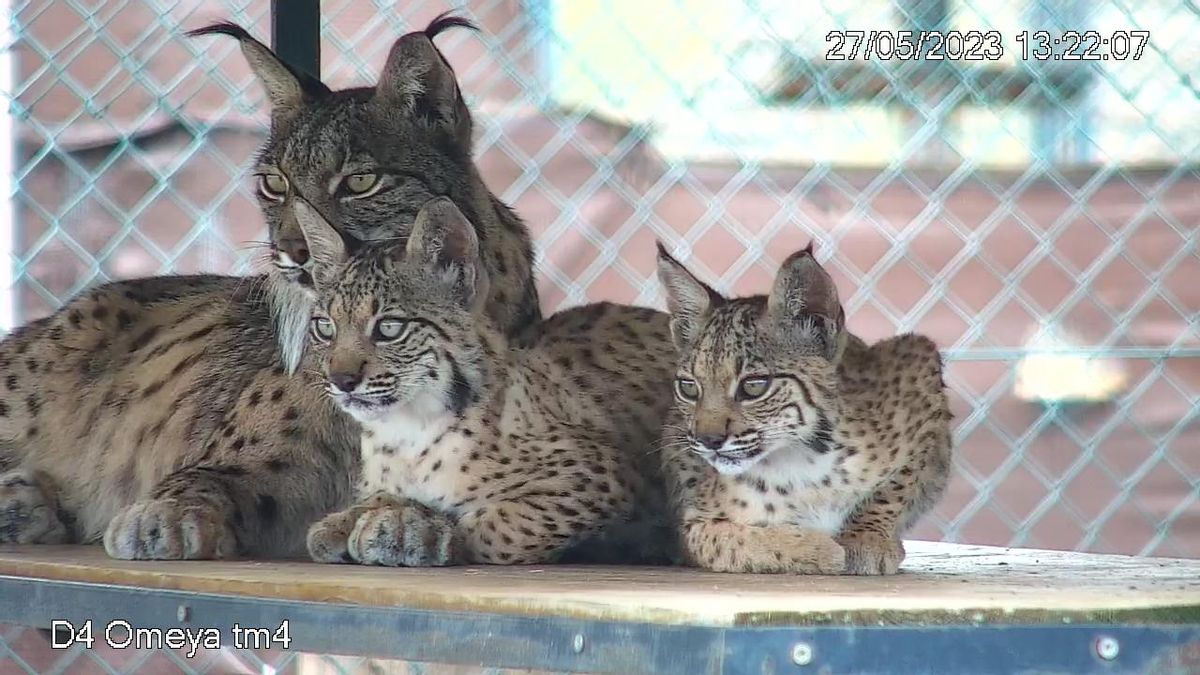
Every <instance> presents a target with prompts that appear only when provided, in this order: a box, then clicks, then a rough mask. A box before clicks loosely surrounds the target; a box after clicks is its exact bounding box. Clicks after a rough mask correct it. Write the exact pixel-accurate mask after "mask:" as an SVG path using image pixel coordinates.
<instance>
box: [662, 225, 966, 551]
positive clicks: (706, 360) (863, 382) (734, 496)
mask: <svg viewBox="0 0 1200 675" xmlns="http://www.w3.org/2000/svg"><path fill="white" fill-rule="evenodd" d="M659 276H660V279H661V281H662V283H663V285H664V286H665V287H666V290H667V293H668V298H669V306H670V310H671V314H672V318H671V328H672V335H673V337H674V339H675V341H676V344H677V346H678V347H679V350H680V357H679V362H678V366H679V367H678V372H677V378H676V384H675V389H676V399H677V402H676V404H675V406H674V409H673V410H672V413H671V415H670V418H669V421H668V423H667V425H666V431H665V434H664V435H665V438H666V441H665V442H664V445H665V446H666V447H667V448H668V451H667V452H666V453H665V454H664V457H665V458H666V459H665V462H664V471H665V474H666V477H667V481H668V484H669V489H670V492H671V501H672V504H673V506H674V510H675V514H676V518H677V520H678V524H679V534H680V537H681V539H682V544H683V547H684V550H685V555H686V557H687V558H688V559H689V560H690V562H691V563H693V564H695V565H698V566H701V567H706V568H709V569H713V570H719V571H729V572H784V573H819V574H838V573H843V572H844V573H848V574H892V573H894V572H896V570H897V568H898V566H899V565H900V562H901V561H902V560H903V558H904V547H903V544H902V542H901V536H902V535H903V534H904V532H905V531H907V530H908V528H909V527H911V526H912V525H913V523H914V522H915V521H916V520H917V519H918V518H919V517H920V516H921V515H922V514H924V513H925V512H926V511H928V510H929V509H930V508H931V507H932V506H933V504H934V503H935V502H936V501H937V499H938V498H939V497H940V495H941V493H942V491H943V490H944V488H945V484H946V481H947V478H948V474H949V470H950V455H951V442H950V441H951V438H950V427H949V422H950V418H951V415H950V411H949V407H948V403H947V399H946V394H945V385H944V383H943V380H942V362H941V357H940V354H939V352H938V349H937V347H936V345H934V343H933V342H932V341H930V340H929V339H928V338H925V337H922V336H919V335H902V336H899V337H895V338H891V339H888V340H884V341H882V342H880V343H877V344H875V345H872V346H867V345H866V344H864V343H863V342H862V341H861V340H859V339H858V338H856V337H854V336H853V335H851V334H850V333H849V332H848V331H846V329H845V327H844V315H843V312H842V308H841V304H840V303H839V301H838V296H837V289H836V288H835V286H834V284H833V280H832V279H831V278H830V277H829V275H828V274H827V273H826V272H825V270H824V269H823V268H822V267H821V266H820V265H819V264H818V263H817V262H816V260H815V259H814V258H813V256H812V249H811V247H810V248H808V249H805V250H804V251H800V252H799V253H797V254H795V255H793V256H792V257H790V258H789V259H788V260H787V261H786V262H785V263H784V265H783V267H782V268H781V269H780V272H779V275H778V277H777V279H776V281H775V286H774V288H773V289H772V291H771V293H770V294H769V295H767V296H754V297H747V298H739V299H726V298H724V297H722V296H721V295H719V294H717V293H716V292H715V291H713V290H712V289H711V288H709V287H708V286H706V285H704V284H703V283H702V282H700V281H699V280H697V279H696V278H695V277H693V276H692V275H691V274H690V273H689V272H688V271H687V270H686V269H685V268H684V267H683V266H682V265H680V264H679V263H678V262H676V261H675V260H674V259H673V258H671V257H670V256H669V255H668V254H667V253H666V251H665V250H663V249H661V247H660V255H659Z"/></svg>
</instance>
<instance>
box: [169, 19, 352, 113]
mask: <svg viewBox="0 0 1200 675" xmlns="http://www.w3.org/2000/svg"><path fill="white" fill-rule="evenodd" d="M187 35H188V37H200V36H203V35H227V36H229V37H231V38H233V39H235V40H237V41H238V43H239V44H240V45H241V48H242V55H243V56H245V57H246V61H247V62H248V63H249V64H250V70H251V71H253V72H254V76H255V77H257V78H258V81H259V82H261V83H262V85H263V88H264V89H266V90H267V98H268V99H270V101H271V113H272V115H273V116H276V115H287V114H289V113H291V112H294V111H295V110H296V109H297V108H299V107H300V104H301V103H303V102H304V101H305V99H313V98H320V97H322V96H325V95H328V94H329V93H330V92H329V87H326V86H325V85H324V84H322V83H321V81H320V80H318V79H317V78H315V77H312V76H311V75H308V74H305V73H300V72H297V71H296V70H295V69H293V68H292V67H291V66H289V65H288V64H286V63H284V62H283V61H282V60H280V58H279V57H278V56H276V55H275V52H273V51H271V49H270V48H269V47H267V46H266V45H264V44H263V43H261V42H259V41H258V40H256V39H254V37H253V36H252V35H250V33H249V32H247V31H246V29H245V28H242V27H241V26H239V25H237V24H234V23H229V22H221V23H214V24H212V25H211V26H205V27H203V28H197V29H195V30H191V31H188V32H187Z"/></svg>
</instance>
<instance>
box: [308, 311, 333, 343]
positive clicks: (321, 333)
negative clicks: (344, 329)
mask: <svg viewBox="0 0 1200 675" xmlns="http://www.w3.org/2000/svg"><path fill="white" fill-rule="evenodd" d="M312 331H313V335H315V336H317V338H319V339H321V340H332V339H333V336H334V335H335V334H336V333H337V329H336V328H334V325H333V319H328V318H326V317H323V316H314V317H313V320H312Z"/></svg>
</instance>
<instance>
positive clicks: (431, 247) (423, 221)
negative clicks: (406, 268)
mask: <svg viewBox="0 0 1200 675" xmlns="http://www.w3.org/2000/svg"><path fill="white" fill-rule="evenodd" d="M405 257H406V259H407V260H408V261H410V262H412V263H415V264H417V265H420V266H421V267H422V268H423V269H424V270H425V271H426V272H428V273H429V274H430V275H431V276H432V278H433V279H434V280H435V281H436V282H437V283H439V284H441V285H444V286H446V287H447V288H449V289H450V291H451V293H452V294H453V295H454V296H455V298H456V299H458V300H459V301H460V302H461V303H462V305H463V306H464V307H466V308H468V309H471V310H473V311H474V310H482V309H483V301H484V300H485V299H486V298H487V294H488V288H487V286H488V278H487V273H486V271H485V270H484V269H483V265H482V262H481V261H480V259H479V236H478V235H476V234H475V227H474V226H473V225H472V224H471V221H470V220H468V219H467V217H466V216H465V215H463V212H462V211H460V210H459V208H458V206H456V205H455V204H454V202H452V201H450V199H449V198H448V197H438V198H437V199H433V200H430V201H428V202H426V203H425V205H424V206H422V207H421V210H420V211H419V212H418V213H417V219H416V221H414V222H413V229H412V234H410V235H409V236H408V244H407V246H406V247H405Z"/></svg>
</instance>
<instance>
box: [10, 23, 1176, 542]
mask: <svg viewBox="0 0 1200 675" xmlns="http://www.w3.org/2000/svg"><path fill="white" fill-rule="evenodd" d="M268 5H269V3H268V2H266V1H265V0H260V1H256V2H238V1H236V0H225V1H219V0H207V1H204V0H183V1H174V2H165V1H164V2H156V1H153V0H125V1H122V2H98V1H92V2H88V1H84V0H64V1H57V2H50V1H46V0H41V1H31V2H16V3H15V4H14V6H13V11H14V16H15V22H14V23H13V25H12V32H13V35H12V36H11V37H12V39H14V40H15V42H14V45H15V46H14V49H13V52H12V59H13V63H12V68H13V75H12V81H11V82H10V83H9V85H10V86H9V89H10V90H11V92H12V103H13V105H12V115H11V118H10V119H9V120H8V124H9V125H10V131H11V134H12V141H11V142H12V143H13V144H14V146H15V158H14V164H13V166H12V167H11V176H12V178H11V183H10V185H9V189H10V194H11V198H12V201H11V204H10V205H9V209H10V212H9V213H8V214H7V215H8V220H7V221H6V222H5V223H4V231H5V232H6V233H9V234H10V235H11V242H6V244H5V245H7V246H10V250H8V251H0V253H7V255H5V256H3V258H0V260H2V261H3V262H5V263H7V265H6V267H7V269H6V270H5V271H4V274H6V275H8V276H7V278H5V277H2V276H0V282H3V283H0V287H3V288H5V289H9V290H8V294H7V295H6V296H3V297H2V298H0V302H2V305H3V309H4V312H3V313H0V318H2V319H3V321H4V322H5V323H6V324H7V325H12V324H13V323H14V322H15V323H19V322H23V321H27V320H30V319H33V318H36V317H39V316H42V315H44V314H46V313H47V312H50V311H52V310H53V309H54V308H55V307H57V306H59V304H60V303H61V302H62V301H63V300H64V299H65V298H68V297H69V296H71V295H72V294H74V293H76V292H78V291H79V290H80V289H82V288H85V287H88V286H90V285H93V284H96V283H100V282H102V281H104V280H107V279H114V278H121V277H130V276H137V275H150V274H162V273H167V272H194V271H218V272H236V273H241V272H246V271H248V270H250V269H251V267H252V258H253V254H254V250H253V249H252V248H250V247H249V246H248V245H247V242H249V241H252V240H261V239H263V238H265V234H264V232H263V226H262V221H261V219H260V216H259V213H258V209H257V207H256V205H255V203H254V201H253V199H252V197H251V193H250V190H251V189H252V186H251V180H250V179H249V177H248V176H247V175H246V169H247V167H248V166H249V162H250V157H251V156H252V154H253V152H254V151H255V149H256V148H257V146H258V145H259V143H260V142H261V141H262V140H263V137H264V131H265V100H264V96H263V93H262V91H261V90H260V89H259V87H258V85H257V83H256V82H255V81H254V80H253V78H252V77H251V76H250V74H249V72H248V70H247V68H246V66H245V64H244V62H243V60H242V57H241V55H240V52H239V51H238V50H237V48H236V45H235V43H234V42H233V41H230V40H220V39H215V38H209V39H203V40H195V41H187V40H185V39H184V38H182V37H181V32H182V31H183V30H186V29H189V28H195V27H197V26H200V25H203V24H204V23H207V22H209V21H212V20H216V19H223V18H229V19H232V20H234V21H237V22H239V23H242V24H244V25H246V26H247V27H249V28H250V29H251V30H252V31H253V32H254V33H256V34H257V35H259V36H262V37H263V38H264V39H265V38H266V36H267V35H269V20H268V16H267V15H268V12H269V6H268ZM1134 7H1135V3H1132V2H1129V3H1124V4H1123V3H1121V2H1116V1H1115V0H1113V1H1110V2H1101V3H1083V2H1000V1H983V0H971V1H969V2H968V1H967V0H961V1H954V2H950V1H940V0H924V1H914V0H855V1H853V2H849V1H847V2H833V1H832V0H829V1H826V2H824V3H820V2H813V3H797V2H794V0H786V1H785V0H757V1H752V0H744V1H740V2H700V1H698V0H693V1H687V0H663V1H662V2H645V1H639V2H635V1H633V0H569V1H567V0H527V1H524V2H520V1H515V0H490V1H483V0H477V1H472V2H466V3H457V4H447V3H446V2H439V1H433V0H430V1H427V2H404V3H393V2H382V1H376V2H368V1H363V0H359V1H350V0H342V1H337V0H327V1H326V2H324V3H322V13H323V67H322V71H323V72H322V75H323V77H324V78H325V80H326V81H327V82H328V83H330V84H331V85H333V86H337V87H341V86H346V85H350V84H353V83H363V82H372V81H374V78H375V74H376V72H377V70H378V68H379V67H380V66H381V64H382V61H383V59H384V57H385V55H386V52H387V49H388V47H389V46H390V44H391V42H392V41H393V40H394V39H395V38H396V37H397V36H399V35H400V34H402V33H403V32H406V31H408V30H412V29H414V28H423V27H424V25H425V24H426V23H427V22H428V21H429V19H431V18H432V17H433V16H434V15H435V14H437V13H439V12H441V11H443V10H445V9H447V8H458V9H461V10H462V12H463V13H464V14H465V15H467V16H470V17H471V18H473V19H474V20H476V21H477V22H478V23H479V24H480V25H481V26H482V27H483V32H482V33H481V34H479V35H474V34H471V33H469V32H458V33H447V34H445V35H443V36H441V37H439V38H438V44H439V45H440V46H441V47H442V48H443V50H444V51H445V52H446V54H447V55H448V58H449V60H450V61H451V63H452V64H453V65H454V67H455V68H456V70H457V72H458V74H459V77H460V79H461V81H462V83H463V88H464V90H465V93H466V94H467V96H468V99H469V101H470V103H471V105H472V106H473V109H474V110H475V111H476V116H477V118H478V120H479V123H478V125H477V126H478V134H477V136H478V139H477V155H478V160H479V163H480V165H481V166H482V168H483V175H484V177H485V179H486V181H487V182H488V184H489V186H490V187H491V188H492V189H493V190H494V191H495V192H496V193H497V194H499V195H500V196H501V197H502V198H503V199H504V200H505V201H507V202H508V203H510V204H512V205H514V206H515V208H516V209H517V210H518V212H519V213H520V214H521V215H522V216H523V217H524V218H525V220H526V222H527V223H528V224H529V227H530V228H531V230H532V231H533V232H534V234H535V237H536V241H537V245H538V251H539V262H538V278H539V280H540V288H541V293H542V298H543V303H544V306H545V309H546V310H547V311H554V310H556V309H559V308H562V307H567V306H571V305H574V304H578V303H581V302H584V301H587V300H600V299H604V300H614V301H620V302H632V303H640V304H658V303H659V302H660V299H659V291H658V288H657V284H656V282H655V280H654V278H653V274H652V272H653V258H654V247H653V243H652V242H653V240H654V239H655V238H656V237H658V238H662V239H664V240H665V241H667V242H668V243H669V245H670V246H671V247H672V248H673V250H674V251H675V252H676V253H678V254H679V255H680V256H681V257H683V258H685V259H686V260H687V262H688V263H689V264H691V265H692V266H693V267H694V268H695V269H696V270H697V271H698V273H699V274H701V275H702V276H704V277H706V278H708V279H710V280H712V281H713V282H714V283H715V285H716V286H717V287H718V288H720V289H722V290H725V291H729V292H737V293H749V292H763V291H765V289H766V288H767V287H768V284H769V281H770V279H771V277H772V275H773V273H774V270H775V268H776V265H777V264H778V262H779V261H781V260H782V259H783V258H784V257H786V256H787V254H789V253H790V252H792V251H794V250H795V249H797V248H799V247H801V246H803V245H805V244H806V243H807V242H808V241H809V239H815V240H816V241H817V252H818V258H819V259H821V260H822V261H823V262H825V263H826V264H827V265H828V267H829V268H830V270H831V272H832V273H833V275H834V276H835V278H836V279H837V282H838V285H839V288H840V290H841V292H842V295H843V297H844V298H845V304H846V307H847V313H848V323H849V326H850V327H851V329H852V330H854V331H855V332H857V333H858V334H860V335H862V336H863V337H864V338H867V339H872V340H873V339H878V338H882V337H885V336H889V335H892V334H895V333H897V332H900V331H910V330H915V331H921V332H924V333H927V334H929V335H931V336H932V337H933V338H935V339H936V340H937V341H938V342H939V344H941V345H942V346H943V347H944V349H945V354H946V360H947V366H948V371H949V372H948V377H947V382H948V384H949V386H950V387H951V389H952V399H953V407H954V411H955V414H956V416H957V419H956V438H957V441H958V458H957V463H956V473H955V476H954V480H953V483H952V485H951V488H950V490H949V493H948V494H947V496H946V498H945V500H944V501H943V502H942V503H941V505H940V506H939V507H938V508H937V510H936V512H934V513H933V514H932V515H931V516H929V517H928V518H927V519H926V520H925V521H924V522H923V524H922V525H921V526H920V527H919V529H918V530H917V532H916V533H914V536H915V537H920V538H931V539H945V540H950V541H964V542H972V543H987V544H1008V545H1021V546H1033V547H1045V548H1059V549H1079V550H1089V551H1101V552H1121V553H1141V554H1154V555H1163V556H1187V557H1195V556H1200V506H1197V496H1198V488H1197V476H1198V475H1200V423H1198V422H1197V417H1196V410H1197V397H1198V395H1200V360H1198V359H1197V356H1198V355H1200V340H1198V335H1197V323H1196V311H1197V308H1198V307H1200V257H1198V254H1197V247H1196V244H1197V234H1196V220H1197V216H1198V215H1200V198H1198V196H1197V195H1198V193H1197V183H1198V178H1200V177H1198V175H1197V171H1196V168H1195V164H1194V162H1195V160H1196V157H1197V144H1196V139H1198V138H1200V100H1198V97H1197V93H1196V89H1195V82H1194V79H1193V78H1194V76H1195V75H1197V74H1198V71H1197V64H1198V63H1200V44H1198V43H1196V41H1195V40H1194V39H1192V40H1188V39H1187V38H1188V37H1189V36H1194V35H1195V34H1196V31H1197V30H1198V29H1200V16H1197V14H1196V13H1195V10H1194V9H1188V8H1187V6H1186V5H1177V4H1175V3H1171V2H1157V1H1151V2H1138V3H1136V9H1134ZM914 27H916V28H921V27H925V28H931V29H940V30H960V31H968V30H986V29H995V30H999V31H1000V32H1001V34H1002V35H1003V37H1004V45H1005V56H1004V58H1002V59H1001V60H999V61H995V62H992V61H964V60H943V61H933V60H909V61H900V60H891V61H880V60H878V59H875V60H871V61H865V60H863V59H861V58H859V59H855V60H849V61H833V60H829V59H827V58H825V57H826V51H827V50H828V49H829V47H830V46H831V45H832V43H831V42H830V41H828V40H827V39H826V37H825V36H826V33H828V32H829V31H831V30H844V29H880V30H884V29H886V30H893V31H894V30H901V29H905V28H909V29H911V28H914ZM1023 29H1028V30H1030V31H1032V30H1037V29H1046V30H1048V31H1051V32H1053V33H1054V34H1056V35H1057V34H1061V33H1062V31H1064V30H1067V29H1076V30H1085V29H1094V30H1097V31H1099V32H1100V34H1101V35H1102V36H1104V37H1106V38H1107V37H1111V35H1112V34H1113V33H1114V31H1118V30H1146V31H1149V34H1150V39H1149V43H1148V44H1147V46H1146V48H1145V49H1144V52H1143V53H1142V54H1141V56H1140V58H1138V59H1133V58H1128V59H1124V60H1121V59H1109V60H1106V61H1098V62H1081V61H1054V60H1050V61H1046V62H1042V61H1037V60H1034V59H1031V58H1022V56H1021V53H1020V52H1021V49H1020V46H1019V44H1018V42H1017V41H1016V36H1017V34H1018V32H1019V31H1020V30H1023ZM1135 44H1136V41H1135ZM1099 51H1101V52H1105V53H1108V52H1110V51H1111V49H1110V48H1108V47H1104V48H1102V49H1101V50H1099ZM1058 53H1059V54H1061V53H1062V51H1061V50H1060V51H1059V52H1058Z"/></svg>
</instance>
